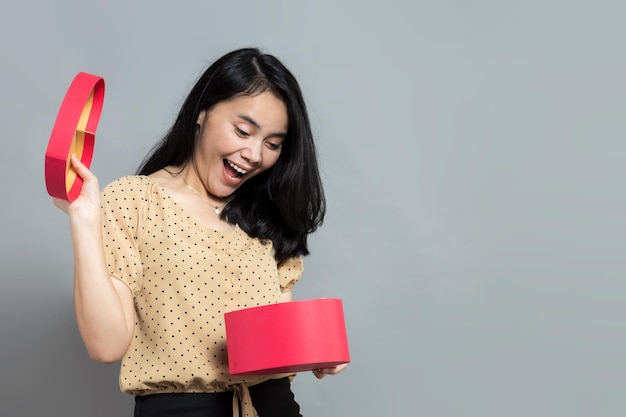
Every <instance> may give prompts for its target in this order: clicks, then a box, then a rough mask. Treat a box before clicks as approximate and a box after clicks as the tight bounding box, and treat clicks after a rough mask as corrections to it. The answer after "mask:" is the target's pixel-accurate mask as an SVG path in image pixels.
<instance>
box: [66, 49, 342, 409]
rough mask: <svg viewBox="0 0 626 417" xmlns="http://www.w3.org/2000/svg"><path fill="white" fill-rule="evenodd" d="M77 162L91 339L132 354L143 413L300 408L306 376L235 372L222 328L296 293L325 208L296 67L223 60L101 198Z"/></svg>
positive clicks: (81, 262) (84, 306)
mask: <svg viewBox="0 0 626 417" xmlns="http://www.w3.org/2000/svg"><path fill="white" fill-rule="evenodd" d="M71 162H72V166H73V167H74V168H75V169H76V170H77V172H78V174H79V175H80V176H81V177H82V178H83V180H84V184H83V188H82V191H81V195H80V196H79V198H78V199H76V200H75V201H74V202H72V203H68V202H66V201H63V200H55V205H57V206H58V207H60V208H61V209H62V210H64V211H65V212H66V213H67V214H68V215H69V219H70V227H71V233H72V241H73V245H74V260H75V308H76V316H77V321H78V326H79V330H80V334H81V336H82V338H83V340H84V343H85V346H86V348H87V351H88V352H89V355H90V356H91V357H92V358H93V359H94V360H96V361H98V362H103V363H110V362H115V361H118V360H120V359H121V361H122V363H121V371H120V387H121V389H122V390H123V391H124V392H127V393H129V394H132V395H135V396H136V397H135V399H136V405H135V416H142V417H164V416H178V417H185V416H189V417H190V416H227V415H228V416H230V415H239V410H240V409H241V413H242V414H241V415H243V416H253V415H257V414H255V413H258V415H259V416H261V417H265V416H272V417H276V416H285V417H287V416H299V415H300V413H299V406H298V404H297V403H296V402H295V400H294V397H293V394H292V392H291V389H290V380H291V377H292V375H269V376H245V377H241V376H233V375H230V374H229V373H228V364H227V355H226V343H225V331H224V324H223V314H224V313H225V312H228V311H232V310H237V309H241V308H246V307H253V306H258V305H265V304H271V303H277V302H282V301H289V300H291V288H292V286H293V285H294V283H295V282H296V281H297V280H298V279H299V277H300V275H301V273H302V257H303V256H304V255H307V254H308V249H307V236H308V234H309V233H311V232H313V231H314V230H315V229H316V228H317V227H318V226H319V225H320V224H321V222H322V219H323V217H324V211H325V205H324V194H323V190H322V185H321V182H320V177H319V172H318V168H317V161H316V155H315V147H314V142H313V138H312V134H311V129H310V125H309V120H308V116H307V112H306V107H305V104H304V100H303V98H302V94H301V92H300V88H299V86H298V83H297V81H296V80H295V78H294V77H293V75H292V74H291V73H290V72H289V70H287V69H286V68H285V67H284V66H283V64H282V63H281V62H280V61H279V60H278V59H276V58H275V57H273V56H271V55H267V54H263V53H261V52H260V51H258V50H257V49H241V50H237V51H233V52H231V53H229V54H226V55H225V56H223V57H221V58H220V59H218V60H217V61H216V62H215V63H214V64H212V65H211V66H210V67H209V68H208V69H207V70H206V72H205V73H204V74H203V75H202V76H201V77H200V79H199V80H198V82H197V83H196V85H195V86H194V87H193V88H192V90H191V92H190V93H189V96H188V97H187V99H186V100H185V102H184V103H183V106H182V108H181V110H180V113H179V115H178V117H177V119H176V121H175V122H174V124H173V126H172V127H171V129H170V130H169V132H168V133H167V134H166V136H165V137H164V138H163V140H162V141H161V142H160V143H159V144H158V145H157V146H156V147H155V149H154V150H153V151H152V152H151V153H150V154H149V155H148V156H147V158H146V159H145V160H144V162H143V163H142V165H141V167H140V169H139V170H138V172H137V175H135V176H128V177H123V178H120V179H119V180H117V181H114V182H113V183H111V184H109V185H108V186H107V187H106V188H105V189H104V191H103V192H102V193H100V191H99V185H98V181H97V179H96V178H95V177H94V175H93V174H92V173H91V172H90V171H89V170H88V169H87V168H86V167H85V166H84V165H82V164H81V163H80V161H79V160H78V159H77V158H76V157H72V160H71ZM343 368H344V366H338V367H336V368H329V369H319V370H315V371H314V374H315V375H316V376H317V377H318V378H321V377H323V376H324V375H326V374H336V373H338V372H339V371H341V370H342V369H343ZM255 409H256V410H255Z"/></svg>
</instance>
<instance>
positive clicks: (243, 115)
mask: <svg viewBox="0 0 626 417" xmlns="http://www.w3.org/2000/svg"><path fill="white" fill-rule="evenodd" d="M237 117H239V118H240V119H242V120H245V121H246V122H248V123H250V124H251V125H252V126H254V127H256V128H257V129H261V125H259V124H258V123H257V122H256V121H255V120H254V119H253V118H251V117H249V116H246V115H245V114H240V115H238V116H237ZM268 136H270V137H271V136H276V137H279V138H282V139H285V138H286V137H287V133H286V132H276V133H271V134H269V135H268Z"/></svg>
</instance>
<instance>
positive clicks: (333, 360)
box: [224, 298, 350, 375]
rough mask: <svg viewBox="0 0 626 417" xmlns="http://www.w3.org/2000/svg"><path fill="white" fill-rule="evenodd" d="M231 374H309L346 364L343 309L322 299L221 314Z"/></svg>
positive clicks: (339, 305) (334, 301)
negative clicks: (311, 371) (304, 372)
mask: <svg viewBox="0 0 626 417" xmlns="http://www.w3.org/2000/svg"><path fill="white" fill-rule="evenodd" d="M224 320H225V324H226V343H227V347H228V363H229V367H230V373H231V374H232V375H242V374H247V375H263V374H276V373H290V372H300V371H307V370H312V369H317V368H328V367H333V366H336V365H339V364H342V363H347V362H350V354H349V352H348V339H347V336H346V325H345V321H344V317H343V305H342V302H341V300H340V299H334V298H320V299H313V300H302V301H290V302H286V303H278V304H271V305H266V306H260V307H251V308H246V309H242V310H237V311H232V312H229V313H226V314H224Z"/></svg>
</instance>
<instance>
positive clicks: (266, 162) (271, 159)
mask: <svg viewBox="0 0 626 417" xmlns="http://www.w3.org/2000/svg"><path fill="white" fill-rule="evenodd" d="M279 157H280V152H272V151H269V152H268V155H266V156H264V157H263V169H269V168H271V167H273V166H274V165H276V162H277V161H278V158H279Z"/></svg>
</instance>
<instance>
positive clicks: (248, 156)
mask: <svg viewBox="0 0 626 417" xmlns="http://www.w3.org/2000/svg"><path fill="white" fill-rule="evenodd" d="M262 146H263V144H262V143H261V142H260V141H256V140H248V141H247V142H246V145H245V146H244V147H243V149H241V157H242V158H243V159H245V160H246V161H248V162H249V163H251V164H258V163H259V162H261V151H262Z"/></svg>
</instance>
